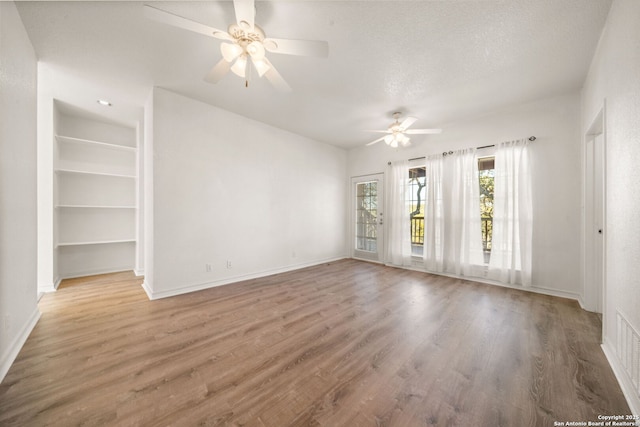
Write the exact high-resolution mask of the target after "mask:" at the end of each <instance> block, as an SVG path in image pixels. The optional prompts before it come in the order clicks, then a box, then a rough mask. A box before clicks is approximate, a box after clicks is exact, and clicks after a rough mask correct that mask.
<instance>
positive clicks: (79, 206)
mask: <svg viewBox="0 0 640 427" xmlns="http://www.w3.org/2000/svg"><path fill="white" fill-rule="evenodd" d="M56 208H70V209H76V208H86V209H136V207H135V206H105V205H57V206H56Z"/></svg>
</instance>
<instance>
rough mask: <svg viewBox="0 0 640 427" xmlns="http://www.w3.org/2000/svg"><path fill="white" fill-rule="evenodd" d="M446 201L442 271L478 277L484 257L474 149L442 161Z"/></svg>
mask: <svg viewBox="0 0 640 427" xmlns="http://www.w3.org/2000/svg"><path fill="white" fill-rule="evenodd" d="M444 166H445V167H446V168H447V174H446V176H447V181H448V182H447V185H446V187H447V189H448V191H446V194H447V197H448V199H449V200H448V201H447V203H446V204H445V206H446V224H447V232H446V236H447V238H446V252H445V253H446V255H445V259H446V261H445V270H446V271H448V272H450V273H453V274H456V275H459V276H460V275H464V276H478V275H481V274H482V271H483V268H484V267H483V266H484V256H483V252H482V232H481V225H480V184H479V181H478V157H477V154H476V149H475V148H470V149H466V150H459V151H456V152H454V153H453V154H452V155H448V156H447V157H446V158H445V161H444Z"/></svg>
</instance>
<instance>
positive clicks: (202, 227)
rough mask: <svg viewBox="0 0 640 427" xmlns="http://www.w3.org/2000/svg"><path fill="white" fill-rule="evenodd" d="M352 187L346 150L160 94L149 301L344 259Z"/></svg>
mask: <svg viewBox="0 0 640 427" xmlns="http://www.w3.org/2000/svg"><path fill="white" fill-rule="evenodd" d="M147 148H148V147H147ZM346 183H347V179H346V152H345V151H344V150H342V149H339V148H335V147H332V146H329V145H326V144H321V143H318V142H315V141H312V140H310V139H307V138H304V137H302V136H299V135H295V134H292V133H290V132H286V131H283V130H280V129H277V128H274V127H271V126H268V125H265V124H263V123H260V122H256V121H253V120H249V119H247V118H245V117H242V116H239V115H236V114H233V113H230V112H228V111H225V110H222V109H219V108H216V107H212V106H210V105H207V104H204V103H201V102H198V101H194V100H192V99H189V98H186V97H183V96H180V95H177V94H174V93H171V92H168V91H166V90H163V89H155V90H154V93H153V187H152V189H153V190H152V191H153V212H152V213H150V212H148V215H153V235H149V234H148V235H147V243H146V247H147V248H149V247H150V246H153V249H152V250H153V258H154V259H153V273H152V276H147V277H146V279H145V287H146V290H147V292H149V293H150V294H151V295H150V296H151V297H152V298H156V297H163V296H169V295H173V294H177V293H182V292H187V291H192V290H196V289H201V288H206V287H210V286H215V285H217V284H223V283H228V282H232V281H237V280H241V279H243V278H246V277H253V276H259V275H265V274H269V273H275V272H278V271H284V270H287V269H293V268H297V267H301V266H305V265H311V264H317V263H321V262H324V261H327V260H333V259H337V258H342V257H344V256H345V254H346V251H345V235H346V233H345V226H346V221H345V201H346V191H347V185H346ZM146 191H151V187H149V186H147V188H146ZM148 208H149V206H147V209H148ZM227 261H230V262H231V268H227ZM207 264H210V265H211V271H210V272H208V271H207V270H206V265H207ZM150 267H151V266H150V264H149V263H147V264H146V273H147V275H148V274H149V271H148V270H149V268H150ZM149 277H153V280H152V281H150V280H149Z"/></svg>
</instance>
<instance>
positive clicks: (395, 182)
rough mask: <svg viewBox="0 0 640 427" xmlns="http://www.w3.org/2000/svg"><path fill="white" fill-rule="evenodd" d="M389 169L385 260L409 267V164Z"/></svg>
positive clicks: (395, 164) (396, 165)
mask: <svg viewBox="0 0 640 427" xmlns="http://www.w3.org/2000/svg"><path fill="white" fill-rule="evenodd" d="M390 169H391V170H390V174H389V181H388V182H389V186H388V188H389V190H388V193H387V194H388V196H387V197H388V203H387V206H389V209H388V211H387V215H386V225H387V243H386V245H385V247H386V250H385V252H386V253H385V260H386V261H387V262H389V263H391V264H394V265H411V223H410V221H409V214H410V212H409V211H410V206H409V203H410V198H409V162H408V161H406V160H405V161H399V162H394V163H392V164H391V167H390Z"/></svg>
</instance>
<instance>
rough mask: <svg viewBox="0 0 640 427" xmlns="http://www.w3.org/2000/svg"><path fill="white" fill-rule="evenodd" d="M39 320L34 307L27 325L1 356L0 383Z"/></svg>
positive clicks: (38, 313)
mask: <svg viewBox="0 0 640 427" xmlns="http://www.w3.org/2000/svg"><path fill="white" fill-rule="evenodd" d="M39 319H40V310H38V307H37V306H36V308H35V310H34V311H33V313H31V316H30V317H29V320H28V321H27V323H26V324H25V325H24V326H23V327H22V329H21V330H20V333H18V335H17V336H16V337H15V338H14V339H13V341H12V342H11V343H10V344H9V347H8V348H7V350H6V351H5V352H4V354H3V355H2V358H0V383H1V382H2V380H4V377H5V375H7V372H9V368H11V365H12V364H13V361H14V360H16V357H18V353H20V350H21V349H22V346H23V345H24V343H25V342H26V341H27V338H29V335H30V334H31V331H32V330H33V328H34V327H35V326H36V324H37V323H38V320H39Z"/></svg>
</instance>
